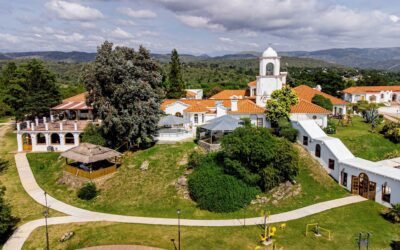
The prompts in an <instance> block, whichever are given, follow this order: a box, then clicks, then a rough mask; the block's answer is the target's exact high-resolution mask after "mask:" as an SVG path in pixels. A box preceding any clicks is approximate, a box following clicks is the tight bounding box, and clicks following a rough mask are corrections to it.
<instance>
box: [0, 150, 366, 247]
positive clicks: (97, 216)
mask: <svg viewBox="0 0 400 250" xmlns="http://www.w3.org/2000/svg"><path fill="white" fill-rule="evenodd" d="M15 163H16V166H17V170H18V173H19V176H20V179H21V183H22V186H23V187H24V189H25V190H26V192H27V193H28V194H29V195H30V196H31V197H32V198H33V199H34V200H35V201H36V202H38V203H39V204H42V205H45V200H44V195H43V194H44V191H43V190H42V189H41V188H40V187H39V185H38V184H37V182H36V180H35V177H34V176H33V173H32V170H31V168H30V166H29V162H28V159H27V158H26V154H25V153H18V154H16V155H15ZM364 200H366V199H365V198H363V197H360V196H349V197H345V198H341V199H336V200H331V201H325V202H321V203H317V204H314V205H310V206H307V207H303V208H299V209H295V210H292V211H289V212H285V213H280V214H274V215H271V216H270V217H269V220H268V221H269V222H270V223H277V222H281V221H289V220H295V219H299V218H302V217H306V216H309V215H312V214H316V213H320V212H323V211H326V210H329V209H332V208H336V207H340V206H344V205H348V204H352V203H357V202H361V201H364ZM47 203H48V205H49V207H50V208H51V209H54V210H57V211H59V212H62V213H65V214H68V215H69V216H63V217H52V218H49V219H48V224H49V225H55V224H66V223H73V222H94V221H107V222H122V223H136V224H153V225H176V224H177V221H176V218H172V219H169V218H152V217H138V216H126V215H116V214H107V213H100V212H93V211H89V210H85V209H81V208H77V207H74V206H71V205H68V204H66V203H64V202H62V201H59V200H57V199H55V198H53V197H51V196H49V195H48V196H47ZM263 222H264V218H263V217H256V218H246V219H228V220H192V219H181V225H182V226H207V227H227V226H243V225H246V226H252V225H259V224H263ZM43 225H44V219H39V220H35V221H31V222H28V223H26V224H24V225H22V226H20V227H19V228H18V229H17V230H16V231H15V233H14V234H13V235H12V236H11V237H10V239H9V240H8V241H7V242H6V244H5V245H4V248H3V249H5V250H8V249H13V250H14V249H20V248H21V247H22V246H23V244H24V242H25V240H26V239H27V238H28V237H29V235H30V234H31V232H32V231H33V230H35V229H36V228H38V227H40V226H43Z"/></svg>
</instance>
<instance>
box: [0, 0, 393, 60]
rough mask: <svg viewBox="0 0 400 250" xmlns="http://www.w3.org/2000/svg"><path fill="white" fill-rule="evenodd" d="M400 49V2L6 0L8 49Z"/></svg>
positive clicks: (2, 29) (0, 3)
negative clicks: (108, 45)
mask: <svg viewBox="0 0 400 250" xmlns="http://www.w3.org/2000/svg"><path fill="white" fill-rule="evenodd" d="M105 40H108V41H111V42H113V43H114V44H115V45H119V46H129V47H134V48H137V47H138V46H139V45H143V46H145V47H146V48H148V49H150V50H151V52H154V53H168V52H170V51H171V50H172V49H173V48H176V49H177V50H178V52H179V53H190V54H195V55H200V54H208V55H222V54H229V53H235V52H241V51H263V50H264V49H266V48H267V47H268V46H272V47H274V48H275V49H277V50H278V51H296V50H307V51H313V50H320V49H328V48H347V47H357V48H375V47H400V1H399V0H340V1H339V0H337V1H333V0H80V1H78V0H13V1H8V0H0V52H24V51H53V50H57V51H86V52H94V51H96V48H97V46H98V45H100V44H101V43H102V42H104V41H105Z"/></svg>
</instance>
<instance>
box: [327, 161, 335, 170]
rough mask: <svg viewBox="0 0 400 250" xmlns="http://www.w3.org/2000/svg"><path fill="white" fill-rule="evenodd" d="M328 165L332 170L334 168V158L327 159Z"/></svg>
mask: <svg viewBox="0 0 400 250" xmlns="http://www.w3.org/2000/svg"><path fill="white" fill-rule="evenodd" d="M328 167H329V169H332V170H333V169H335V160H332V159H329V163H328Z"/></svg>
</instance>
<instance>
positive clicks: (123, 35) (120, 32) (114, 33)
mask: <svg viewBox="0 0 400 250" xmlns="http://www.w3.org/2000/svg"><path fill="white" fill-rule="evenodd" d="M111 36H112V37H114V38H122V39H127V38H132V37H133V36H132V35H131V34H130V33H129V32H126V31H125V30H123V29H121V28H120V27H117V28H115V29H114V30H113V31H111Z"/></svg>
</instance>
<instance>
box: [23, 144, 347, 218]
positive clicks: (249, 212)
mask: <svg viewBox="0 0 400 250" xmlns="http://www.w3.org/2000/svg"><path fill="white" fill-rule="evenodd" d="M194 148H195V144H194V143H192V142H187V143H182V144H176V145H156V146H154V147H152V148H149V149H146V150H142V151H138V152H135V153H131V154H129V155H128V156H126V157H125V160H124V164H123V165H122V166H121V168H120V169H119V170H118V172H117V173H116V175H115V176H114V177H112V178H111V179H109V180H107V181H106V182H105V183H104V184H103V185H102V186H101V187H100V188H101V191H100V195H99V196H98V197H97V198H95V199H94V200H93V201H82V200H80V199H78V198H77V197H76V190H75V189H73V188H71V187H68V186H66V185H61V184H58V183H57V180H58V179H59V177H60V176H61V175H62V166H63V165H64V162H65V161H64V160H62V159H59V155H58V154H57V153H44V154H29V155H28V159H29V161H30V164H31V168H32V170H33V172H34V175H35V177H36V180H37V182H38V183H39V185H40V186H41V187H42V188H43V189H44V190H46V191H47V192H48V193H49V194H50V195H52V196H54V197H56V198H57V199H60V200H63V201H65V202H66V203H68V204H72V205H75V206H78V207H82V208H86V209H89V210H94V211H101V212H107V213H114V214H126V215H139V216H157V217H174V216H175V215H176V208H181V209H182V211H183V215H182V216H183V217H185V218H243V217H244V216H245V217H253V216H259V215H260V214H261V211H262V210H269V211H271V212H272V213H277V212H283V211H288V210H292V209H295V208H299V207H304V206H307V205H311V204H314V203H317V202H321V201H326V200H331V199H335V198H341V197H344V196H346V195H348V193H347V192H346V191H345V190H343V189H342V188H341V187H339V186H338V185H337V184H336V183H335V182H334V181H333V180H332V179H331V178H330V177H328V175H327V174H326V173H325V172H324V170H323V169H322V168H321V167H320V166H319V165H318V164H317V163H316V162H315V161H314V160H313V159H312V158H310V156H309V155H308V154H307V153H306V152H305V151H304V150H303V149H300V147H299V150H301V152H302V153H301V155H302V157H301V164H300V174H299V176H298V177H297V183H299V184H300V185H301V190H302V191H301V193H300V194H299V195H297V196H294V197H288V198H286V199H283V200H280V201H279V202H278V203H277V204H272V203H271V202H270V203H267V204H263V205H261V204H256V205H249V206H248V207H247V208H245V209H242V210H240V211H237V212H234V213H221V214H218V213H211V212H208V211H204V210H200V209H198V208H197V207H196V204H195V203H194V202H192V201H191V200H186V199H184V198H183V197H182V195H179V194H178V192H177V190H176V188H175V182H176V180H177V179H178V177H179V176H181V175H182V174H183V172H184V171H185V168H186V160H185V159H186V158H187V155H188V154H189V153H190V152H191V151H192V150H194ZM145 160H147V161H149V170H148V171H146V172H142V171H141V170H140V169H139V168H140V165H141V164H142V162H144V161H145ZM267 196H271V194H267Z"/></svg>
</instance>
